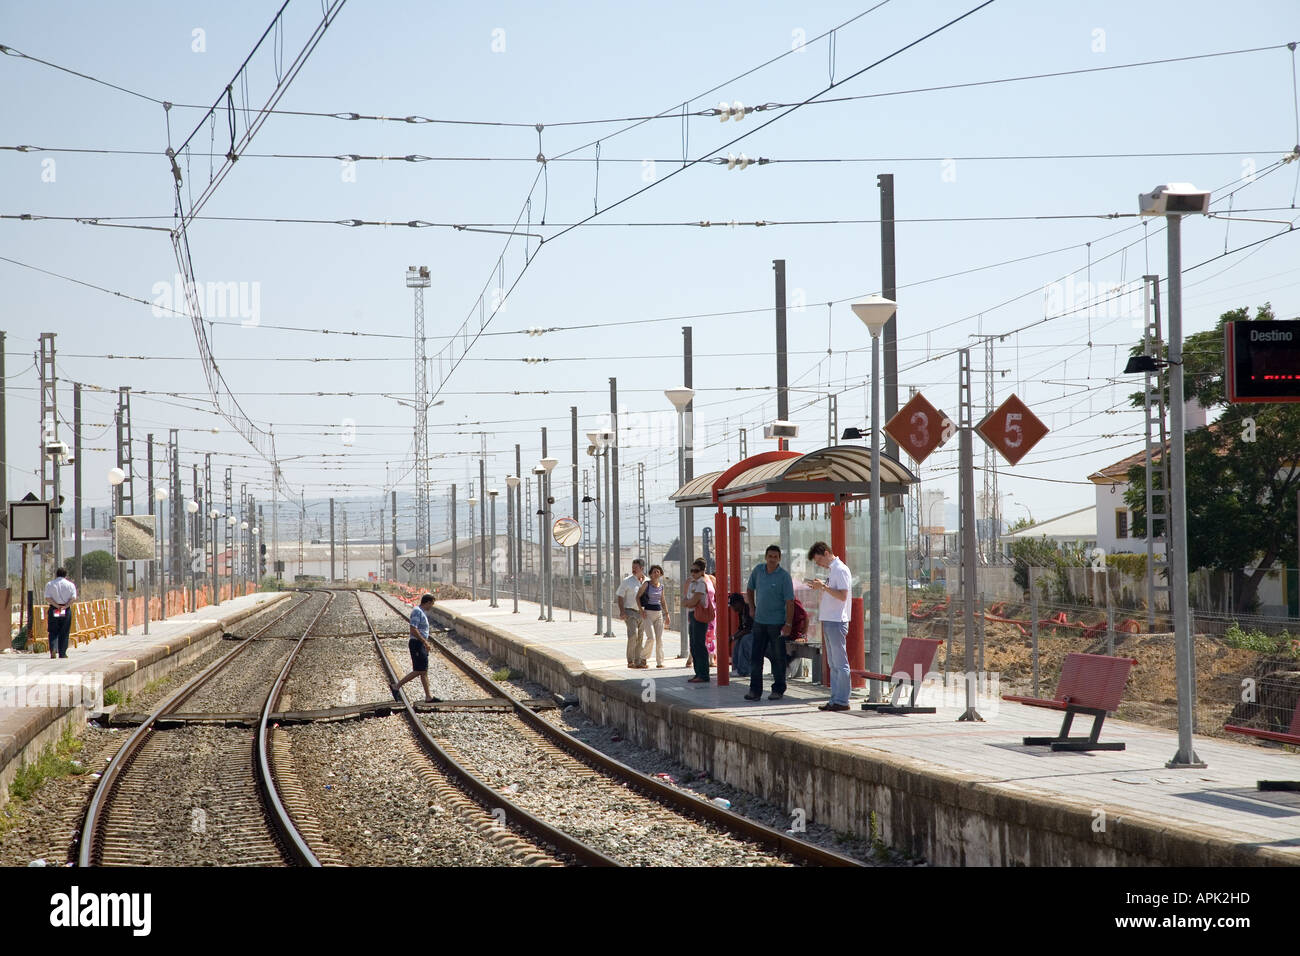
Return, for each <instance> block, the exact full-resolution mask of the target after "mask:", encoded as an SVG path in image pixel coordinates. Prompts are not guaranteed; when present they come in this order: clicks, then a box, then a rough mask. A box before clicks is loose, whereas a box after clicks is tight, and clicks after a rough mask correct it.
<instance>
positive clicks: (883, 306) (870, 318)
mask: <svg viewBox="0 0 1300 956" xmlns="http://www.w3.org/2000/svg"><path fill="white" fill-rule="evenodd" d="M852 308H853V314H854V315H856V316H857V317H858V319H859V320H861V322H862V324H863V325H865V326H866V327H867V331H868V332H870V333H871V608H870V612H869V613H870V614H871V640H870V643H869V644H868V650H867V670H869V671H871V672H872V673H875V674H878V673H880V332H881V330H882V329H883V328H884V327H885V324H886V323H887V322H888V321H889V320H890V319H891V318H893V316H894V313H895V312H897V311H898V304H897V303H896V302H894V301H893V300H892V299H886V298H885V297H884V296H879V295H873V296H869V297H868V298H867V299H865V300H864V301H862V302H855V303H853V306H852ZM867 699H868V700H870V701H878V700H879V699H880V682H879V681H876V680H872V681H871V687H870V692H869V694H868V698H867Z"/></svg>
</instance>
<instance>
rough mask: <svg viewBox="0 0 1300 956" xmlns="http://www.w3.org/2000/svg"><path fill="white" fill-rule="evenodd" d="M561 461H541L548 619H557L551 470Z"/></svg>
mask: <svg viewBox="0 0 1300 956" xmlns="http://www.w3.org/2000/svg"><path fill="white" fill-rule="evenodd" d="M559 463H560V459H558V458H543V459H542V460H541V461H540V462H539V464H540V465H541V466H542V470H543V471H544V474H543V475H542V482H543V484H544V485H545V486H546V493H545V494H544V495H543V496H542V510H543V511H544V512H545V515H544V516H543V531H544V534H543V538H542V543H543V544H544V545H545V546H546V619H547V620H548V621H554V620H555V578H554V575H553V562H552V558H553V553H552V551H551V544H552V541H553V538H552V535H551V524H552V522H551V472H552V471H554V470H555V466H556V465H558V464H559Z"/></svg>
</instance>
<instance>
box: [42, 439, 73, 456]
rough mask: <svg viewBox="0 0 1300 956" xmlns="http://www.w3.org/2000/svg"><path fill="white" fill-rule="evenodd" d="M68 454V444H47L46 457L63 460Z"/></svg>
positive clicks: (60, 442)
mask: <svg viewBox="0 0 1300 956" xmlns="http://www.w3.org/2000/svg"><path fill="white" fill-rule="evenodd" d="M67 454H68V443H67V442H63V441H52V442H46V444H45V457H46V458H56V459H63V458H66V457H67Z"/></svg>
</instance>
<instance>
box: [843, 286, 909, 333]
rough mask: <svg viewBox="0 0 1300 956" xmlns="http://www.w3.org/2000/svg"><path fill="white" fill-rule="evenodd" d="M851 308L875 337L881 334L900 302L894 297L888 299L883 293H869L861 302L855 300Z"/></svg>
mask: <svg viewBox="0 0 1300 956" xmlns="http://www.w3.org/2000/svg"><path fill="white" fill-rule="evenodd" d="M850 308H852V309H853V314H854V315H856V316H857V317H858V319H859V320H860V321H861V322H862V324H863V325H865V326H866V327H867V331H868V332H870V333H871V337H872V338H875V337H877V336H878V335H880V330H881V329H883V328H884V327H885V324H886V323H887V322H889V320H890V319H892V318H893V317H894V313H895V312H897V311H898V303H897V302H895V301H894V300H893V299H886V298H885V297H884V296H883V295H869V296H867V297H866V298H865V299H863V300H862V301H861V302H854V303H853V305H852V306H850Z"/></svg>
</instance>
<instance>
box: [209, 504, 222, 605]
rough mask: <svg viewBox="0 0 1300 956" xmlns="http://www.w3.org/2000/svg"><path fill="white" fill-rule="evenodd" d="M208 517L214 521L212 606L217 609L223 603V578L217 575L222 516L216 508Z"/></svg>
mask: <svg viewBox="0 0 1300 956" xmlns="http://www.w3.org/2000/svg"><path fill="white" fill-rule="evenodd" d="M208 517H209V518H211V519H212V574H211V575H209V577H210V578H211V579H212V606H213V607H216V606H217V605H218V604H220V603H221V576H220V575H219V574H218V573H217V528H218V527H220V520H221V514H220V512H218V511H217V509H216V508H213V509H212V510H211V511H209V512H208Z"/></svg>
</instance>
